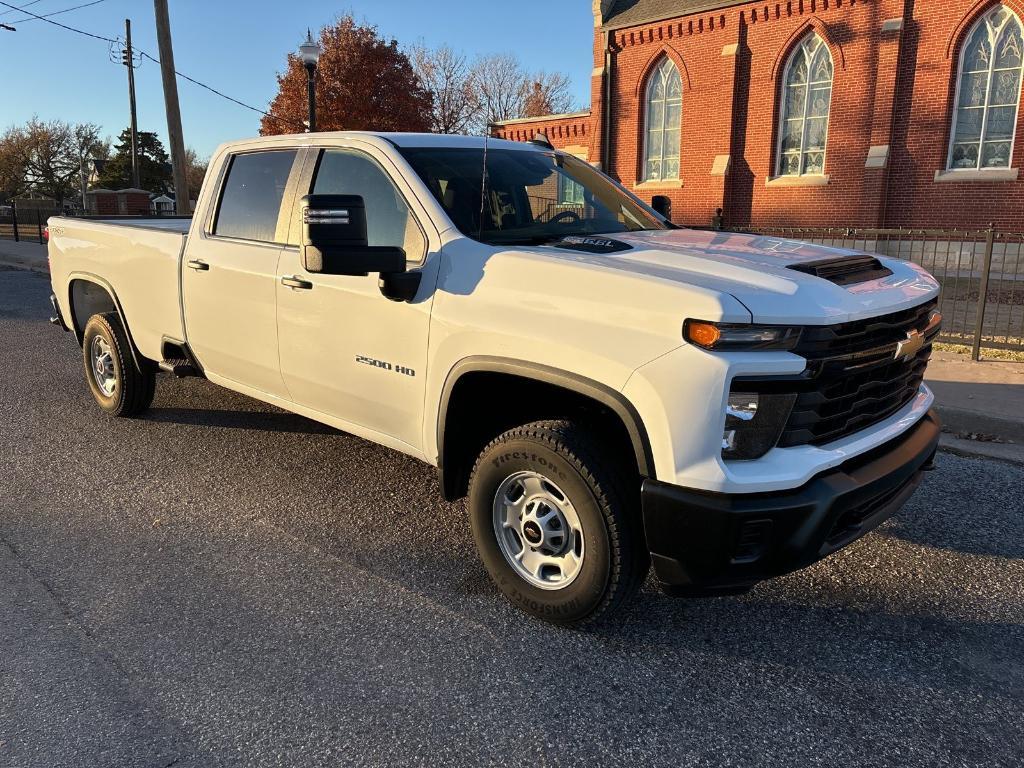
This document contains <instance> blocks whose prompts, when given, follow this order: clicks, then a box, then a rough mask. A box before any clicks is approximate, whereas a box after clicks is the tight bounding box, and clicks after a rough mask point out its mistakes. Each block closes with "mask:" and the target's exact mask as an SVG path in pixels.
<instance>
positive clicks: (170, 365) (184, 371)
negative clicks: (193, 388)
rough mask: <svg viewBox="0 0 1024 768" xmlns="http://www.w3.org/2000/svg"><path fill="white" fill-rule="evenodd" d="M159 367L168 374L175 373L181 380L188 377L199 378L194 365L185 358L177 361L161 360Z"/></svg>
mask: <svg viewBox="0 0 1024 768" xmlns="http://www.w3.org/2000/svg"><path fill="white" fill-rule="evenodd" d="M157 365H159V366H160V370H161V371H167V373H173V374H174V375H175V376H177V377H178V378H179V379H183V378H185V377H186V376H198V375H199V371H198V370H196V367H195V366H194V365H193V364H192V362H191V361H189V360H186V359H184V358H179V359H175V360H161V361H160V362H159V363H157Z"/></svg>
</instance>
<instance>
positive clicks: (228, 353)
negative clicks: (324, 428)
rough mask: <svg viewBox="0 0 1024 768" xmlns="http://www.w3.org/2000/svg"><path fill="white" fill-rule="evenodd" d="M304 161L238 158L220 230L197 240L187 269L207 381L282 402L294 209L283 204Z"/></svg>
mask: <svg viewBox="0 0 1024 768" xmlns="http://www.w3.org/2000/svg"><path fill="white" fill-rule="evenodd" d="M297 155H298V153H297V152H296V150H293V149H289V150H273V151H267V152H251V153H246V154H238V155H235V156H234V157H233V158H231V160H230V161H229V165H228V170H227V176H226V178H225V180H224V183H223V186H222V190H221V194H220V202H219V205H218V207H217V211H216V214H215V217H214V219H213V222H212V225H211V226H210V227H209V231H204V232H201V233H199V234H198V235H196V236H195V239H189V241H188V243H187V244H186V250H185V264H183V265H182V296H183V300H184V306H185V323H186V332H187V337H188V338H187V340H188V344H189V347H190V348H191V350H192V352H193V353H194V354H195V356H196V359H197V360H198V361H199V364H200V365H201V366H202V367H203V370H204V371H205V372H206V374H207V375H209V376H210V377H211V378H214V379H216V377H221V378H224V379H227V380H229V381H230V382H234V383H236V384H241V385H242V386H243V388H244V387H248V388H251V389H255V390H257V391H259V392H263V393H266V394H268V395H273V396H275V397H282V398H283V397H287V389H286V388H285V385H284V381H283V379H282V378H281V368H280V364H279V361H278V336H277V307H276V303H277V280H278V276H277V272H278V261H279V260H280V258H281V256H282V254H283V253H284V252H285V251H286V250H287V249H286V248H285V245H284V244H285V242H286V235H287V232H288V225H289V221H290V213H291V201H290V200H289V201H288V202H287V203H286V204H284V205H282V203H283V202H284V201H285V192H286V190H287V189H289V176H290V174H291V173H292V170H293V167H297V166H298V164H297V163H295V160H296V157H297ZM291 189H292V191H293V192H294V186H292V188H291Z"/></svg>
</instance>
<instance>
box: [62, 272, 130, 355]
mask: <svg viewBox="0 0 1024 768" xmlns="http://www.w3.org/2000/svg"><path fill="white" fill-rule="evenodd" d="M67 301H68V310H69V313H70V314H71V328H72V330H73V331H74V334H75V337H76V338H77V339H78V344H79V346H81V344H82V341H83V338H84V336H85V325H86V323H88V322H89V318H90V317H92V316H93V315H96V314H100V313H103V312H116V313H117V315H118V317H119V318H120V319H121V325H122V327H123V328H124V332H125V335H127V336H128V343H129V346H130V347H131V352H132V357H133V358H134V360H135V364H136V366H138V367H139V369H140V370H141V369H142V356H141V355H140V354H139V351H138V348H137V347H136V346H135V339H134V338H132V330H131V327H130V326H129V325H128V318H127V317H126V316H125V313H124V308H123V307H122V306H121V302H120V301H119V300H118V298H117V292H116V291H115V290H114V287H113V286H112V285H111V284H110V283H109V282H107V281H106V280H104V279H103V278H102V277H100V276H98V275H93V274H89V273H85V272H74V273H72V274H71V275H70V276H69V277H68V287H67Z"/></svg>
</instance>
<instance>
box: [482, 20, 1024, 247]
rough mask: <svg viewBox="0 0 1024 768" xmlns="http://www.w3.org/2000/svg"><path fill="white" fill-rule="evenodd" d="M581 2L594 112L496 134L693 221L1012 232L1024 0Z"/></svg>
mask: <svg viewBox="0 0 1024 768" xmlns="http://www.w3.org/2000/svg"><path fill="white" fill-rule="evenodd" d="M593 5H594V48H593V56H594V69H593V77H592V85H591V105H592V107H591V109H590V110H589V111H587V112H579V113H575V114H567V115H551V116H548V117H543V118H534V119H525V120H514V121H508V122H502V123H497V124H495V125H494V126H493V129H492V130H493V134H494V135H496V136H501V137H503V138H509V139H513V140H520V141H525V140H529V139H530V138H531V137H533V136H534V135H536V134H537V133H539V132H543V133H544V134H546V135H547V137H548V138H549V139H550V141H551V142H552V143H553V144H554V145H555V146H557V147H559V148H562V149H565V150H566V151H569V152H572V153H573V154H576V155H578V156H580V157H583V158H585V159H587V160H589V161H590V162H592V163H594V164H595V165H597V166H599V167H601V168H602V169H603V170H605V171H606V172H607V173H609V174H611V175H613V176H614V177H616V178H618V179H619V180H620V181H621V182H622V183H623V184H625V185H626V186H627V187H628V188H630V189H631V190H633V191H634V192H635V193H636V194H637V195H638V196H640V197H642V198H644V199H645V200H648V201H651V200H653V198H654V196H656V195H662V196H666V197H667V198H668V199H669V200H670V201H671V206H672V218H673V219H674V220H675V221H677V222H679V223H685V224H690V225H704V226H706V225H709V224H711V222H712V217H713V216H715V213H716V210H717V209H719V208H721V209H723V212H724V213H723V215H724V220H725V225H726V226H728V227H745V226H747V227H782V226H807V227H814V226H837V225H840V226H851V227H853V226H857V227H895V226H903V227H916V228H926V227H946V228H948V227H961V228H971V227H983V226H987V225H988V224H989V223H994V224H995V225H996V226H997V227H1002V228H1008V229H1015V230H1016V231H1022V230H1024V177H1022V176H1021V175H1020V173H1019V169H1020V168H1021V166H1022V164H1024V116H1019V115H1018V111H1019V110H1018V108H1019V104H1020V100H1021V73H1022V64H1024V61H1022V56H1024V40H1022V37H1024V0H1001V2H1000V1H999V0H787V1H786V2H774V1H773V2H767V3H766V2H763V1H762V2H735V1H733V2H729V1H728V0H717V2H716V1H715V0H594V4H593ZM1018 118H1020V119H1018Z"/></svg>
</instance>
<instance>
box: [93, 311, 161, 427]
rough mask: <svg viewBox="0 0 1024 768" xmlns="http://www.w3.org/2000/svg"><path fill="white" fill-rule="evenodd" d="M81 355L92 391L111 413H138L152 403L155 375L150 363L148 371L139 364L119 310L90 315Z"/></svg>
mask: <svg viewBox="0 0 1024 768" xmlns="http://www.w3.org/2000/svg"><path fill="white" fill-rule="evenodd" d="M82 355H83V359H84V363H85V380H86V382H87V383H88V385H89V391H90V392H92V396H93V398H95V400H96V403H97V404H98V405H99V407H100V408H102V409H103V410H104V411H106V412H107V413H109V414H110V415H111V416H124V417H128V416H136V415H138V414H140V413H142V412H143V411H145V410H146V409H147V408H149V406H150V405H151V404H152V403H153V395H154V393H155V392H156V375H155V373H154V371H153V370H152V368H150V367H149V366H148V365H147V366H146V369H145V370H140V369H139V367H138V366H137V365H136V363H135V357H134V356H133V355H132V348H131V342H130V341H129V340H128V334H127V333H125V330H124V325H123V324H122V323H121V318H120V316H119V315H118V314H117V313H116V312H106V313H103V314H99V315H93V316H92V317H90V318H89V322H88V323H86V325H85V333H84V334H83V336H82ZM143 365H146V361H143Z"/></svg>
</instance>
